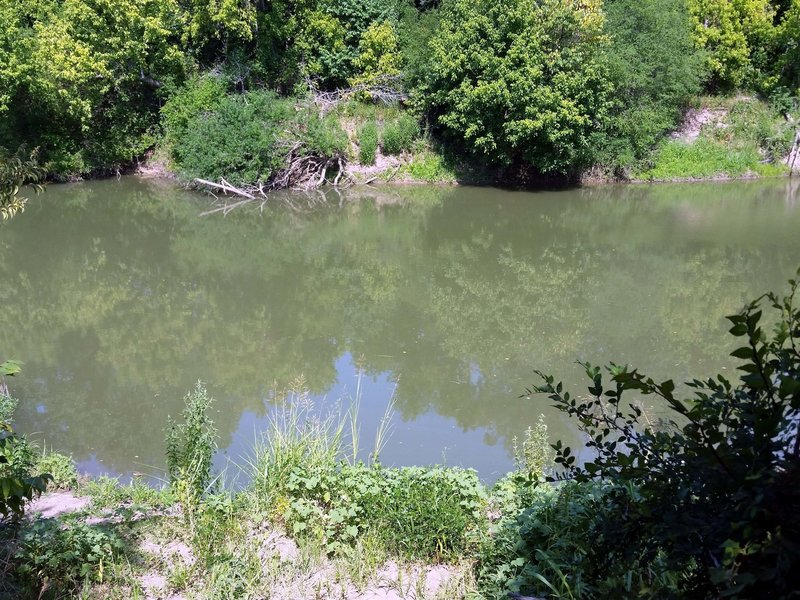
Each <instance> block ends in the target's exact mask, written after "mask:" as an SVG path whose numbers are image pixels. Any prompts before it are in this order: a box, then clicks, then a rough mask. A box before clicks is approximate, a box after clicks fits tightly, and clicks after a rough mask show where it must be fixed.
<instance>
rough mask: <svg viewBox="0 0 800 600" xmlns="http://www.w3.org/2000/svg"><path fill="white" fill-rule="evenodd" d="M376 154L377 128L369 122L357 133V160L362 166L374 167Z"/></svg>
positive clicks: (373, 123)
mask: <svg viewBox="0 0 800 600" xmlns="http://www.w3.org/2000/svg"><path fill="white" fill-rule="evenodd" d="M377 152H378V126H377V125H376V124H375V122H374V121H370V122H369V123H367V124H366V125H364V126H363V127H362V128H361V130H360V131H359V132H358V160H359V162H361V164H362V165H374V164H375V157H376V153H377Z"/></svg>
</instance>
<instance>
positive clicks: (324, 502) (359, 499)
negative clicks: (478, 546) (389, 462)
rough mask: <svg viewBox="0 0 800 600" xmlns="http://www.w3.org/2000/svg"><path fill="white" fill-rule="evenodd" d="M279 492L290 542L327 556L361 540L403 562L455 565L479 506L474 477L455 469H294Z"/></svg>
mask: <svg viewBox="0 0 800 600" xmlns="http://www.w3.org/2000/svg"><path fill="white" fill-rule="evenodd" d="M286 488H287V494H288V497H287V498H286V500H285V502H286V503H287V508H286V510H285V513H284V518H285V519H286V522H287V525H288V526H289V527H290V528H291V530H292V531H293V532H294V533H295V534H296V535H297V534H302V535H310V536H312V537H315V538H318V539H321V540H322V541H323V542H324V543H325V544H326V548H327V549H328V551H329V552H333V553H347V551H348V550H349V549H350V548H351V547H352V545H353V543H354V542H355V541H356V539H357V538H359V537H362V536H365V535H368V536H372V537H373V538H375V539H378V540H380V542H381V544H382V545H383V547H385V548H386V549H387V550H388V551H390V552H393V553H396V554H398V555H401V556H403V557H407V558H412V559H431V558H438V559H452V558H457V557H459V556H461V555H462V554H463V553H464V552H465V551H466V550H467V548H468V547H469V545H470V534H471V532H472V533H474V530H475V529H476V528H477V526H478V524H479V523H480V522H481V520H482V519H483V515H482V509H483V508H484V506H485V498H484V497H485V492H484V489H483V486H482V485H481V483H480V481H479V480H478V478H477V476H476V474H475V472H474V471H463V470H461V469H429V468H422V467H409V468H402V469H384V468H382V467H380V466H373V467H367V466H365V465H362V464H358V465H353V466H351V465H347V464H341V463H340V464H338V465H336V466H334V467H333V468H329V469H326V470H322V471H319V470H313V471H312V470H309V469H305V468H303V467H298V468H295V469H294V470H293V471H292V472H291V473H290V475H289V479H288V482H287V486H286Z"/></svg>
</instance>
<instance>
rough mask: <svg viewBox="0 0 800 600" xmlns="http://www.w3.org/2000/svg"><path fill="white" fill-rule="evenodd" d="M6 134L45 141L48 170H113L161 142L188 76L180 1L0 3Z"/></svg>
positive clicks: (1, 113)
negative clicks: (178, 87) (172, 92)
mask: <svg viewBox="0 0 800 600" xmlns="http://www.w3.org/2000/svg"><path fill="white" fill-rule="evenodd" d="M0 14H2V16H3V17H5V18H4V19H3V22H4V32H3V34H0V35H3V36H4V40H3V41H4V43H0V65H3V66H2V67H0V71H1V72H0V82H1V83H3V85H2V88H3V90H4V92H3V97H4V98H5V101H3V102H0V137H2V139H4V140H6V139H8V140H10V141H11V143H13V144H22V143H26V144H27V145H28V146H38V147H40V149H41V153H42V159H43V161H44V163H45V165H46V166H47V168H48V170H49V171H51V172H55V173H57V174H60V175H76V174H83V173H89V172H92V171H93V170H105V171H109V170H111V171H113V170H116V169H117V168H119V167H121V166H122V165H125V164H128V163H130V162H131V161H132V160H133V159H134V158H135V157H136V156H138V155H140V154H142V153H143V152H144V151H145V150H146V149H147V148H148V147H149V146H150V145H152V143H153V137H152V127H153V126H154V125H155V116H156V114H157V109H158V106H159V104H160V102H161V99H162V97H163V94H164V92H166V91H167V90H169V89H170V88H171V87H172V86H173V85H174V84H175V83H177V82H180V80H181V79H182V78H183V76H184V72H185V60H184V56H183V54H182V52H181V51H180V49H179V47H178V41H179V39H178V38H179V31H180V12H179V10H178V7H177V3H176V2H175V1H174V0H145V1H142V2H131V1H126V2H122V3H118V2H111V1H110V0H67V1H65V2H42V3H39V2H11V1H10V0H2V2H0Z"/></svg>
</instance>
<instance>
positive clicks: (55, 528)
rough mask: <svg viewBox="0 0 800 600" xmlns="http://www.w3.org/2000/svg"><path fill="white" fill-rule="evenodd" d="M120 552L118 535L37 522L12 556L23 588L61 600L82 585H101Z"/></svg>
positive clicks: (81, 524) (95, 528)
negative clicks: (47, 593)
mask: <svg viewBox="0 0 800 600" xmlns="http://www.w3.org/2000/svg"><path fill="white" fill-rule="evenodd" d="M122 550H123V543H122V540H121V539H120V538H119V537H118V536H116V535H114V534H113V533H110V532H106V531H104V530H102V529H99V528H97V527H91V526H89V525H85V524H83V523H76V524H69V525H64V524H63V523H61V522H59V521H54V520H41V521H37V522H35V523H33V524H32V525H31V526H30V527H29V528H27V529H26V530H25V531H24V532H23V534H22V536H21V538H20V542H19V548H18V550H17V552H16V555H15V559H16V561H18V563H19V566H18V567H17V576H18V577H19V578H20V579H21V582H22V583H23V585H25V586H26V587H28V588H29V589H32V590H35V591H37V592H39V597H42V596H43V595H44V593H45V592H47V591H49V592H51V593H52V594H54V595H55V597H61V596H64V595H68V594H70V592H73V591H75V590H76V588H77V587H78V586H79V585H81V584H82V583H83V582H86V581H88V582H99V583H102V582H103V581H104V579H106V578H107V577H106V571H107V569H108V567H109V566H110V565H112V564H113V562H114V559H115V557H116V556H117V555H118V554H119V553H120V552H122Z"/></svg>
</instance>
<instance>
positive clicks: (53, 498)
mask: <svg viewBox="0 0 800 600" xmlns="http://www.w3.org/2000/svg"><path fill="white" fill-rule="evenodd" d="M89 502H90V499H89V498H86V497H83V496H76V495H75V494H73V493H72V492H51V493H48V494H42V495H41V496H39V497H38V498H37V499H36V500H34V501H33V502H31V503H30V504H29V505H28V508H27V513H28V514H29V515H31V516H34V515H39V516H40V517H42V518H45V519H52V518H54V517H60V516H62V515H67V514H70V513H76V512H79V511H81V510H83V509H84V508H86V507H87V506H89Z"/></svg>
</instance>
